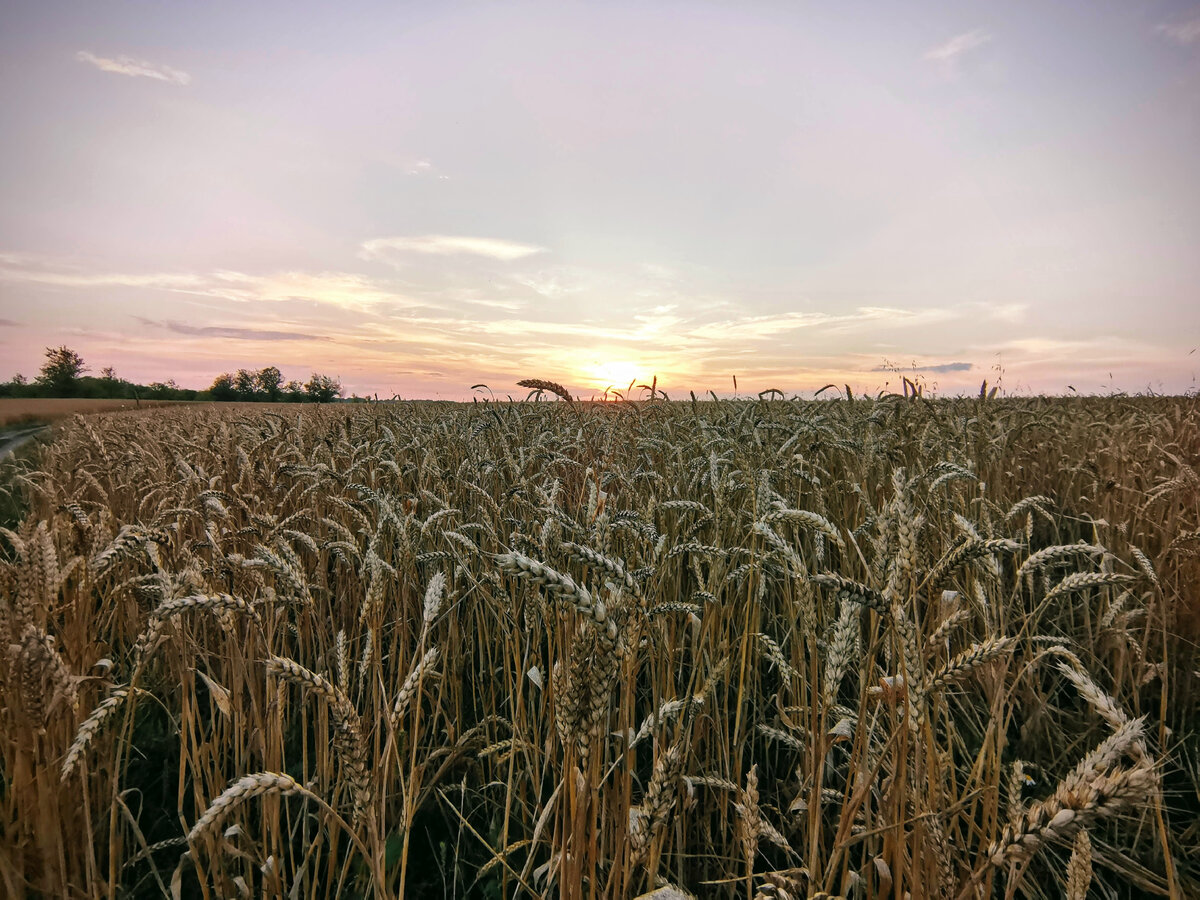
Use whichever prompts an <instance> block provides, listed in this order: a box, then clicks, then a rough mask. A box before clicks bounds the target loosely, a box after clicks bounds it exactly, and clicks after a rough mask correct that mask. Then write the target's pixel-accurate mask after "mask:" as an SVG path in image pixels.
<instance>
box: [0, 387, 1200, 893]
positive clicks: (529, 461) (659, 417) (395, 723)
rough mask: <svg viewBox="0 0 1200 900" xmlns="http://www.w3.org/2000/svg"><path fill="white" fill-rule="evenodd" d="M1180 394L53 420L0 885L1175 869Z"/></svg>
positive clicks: (1137, 889)
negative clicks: (58, 423)
mask: <svg viewBox="0 0 1200 900" xmlns="http://www.w3.org/2000/svg"><path fill="white" fill-rule="evenodd" d="M535 387H542V388H543V393H550V394H554V393H557V391H556V390H553V388H556V387H557V386H556V385H553V384H551V383H550V382H538V383H537V384H536V385H535ZM1198 418H1200V409H1198V408H1197V400H1196V399H1195V398H1174V399H1172V398H1108V399H1088V400H1071V401H1064V400H1047V399H1026V400H990V401H974V400H971V401H966V400H964V401H926V400H925V399H923V398H917V399H914V400H906V399H904V398H898V397H885V398H883V399H880V400H866V399H860V400H855V401H852V402H847V401H832V402H810V403H804V402H784V401H782V400H772V401H769V402H768V401H765V400H762V401H758V402H751V401H714V402H704V403H699V402H697V403H680V404H674V403H668V402H660V401H653V402H646V403H638V404H633V403H617V404H591V403H586V402H582V401H578V400H574V399H573V398H572V400H571V401H570V402H569V403H568V402H562V403H559V402H525V403H511V404H496V403H481V404H474V405H449V404H424V403H396V404H385V405H364V406H355V407H335V408H313V407H308V408H303V409H301V408H296V407H291V408H282V409H277V408H252V407H251V408H246V407H243V408H236V409H234V408H229V409H225V408H221V407H216V406H213V407H188V406H180V407H176V408H172V409H170V410H165V411H161V412H156V413H155V415H153V416H148V415H112V416H97V417H87V418H80V419H76V420H74V421H73V422H70V423H66V424H63V425H62V426H61V427H60V429H59V431H58V433H57V436H56V439H55V440H54V441H53V442H52V443H50V444H48V445H46V446H44V447H41V448H40V449H39V450H38V451H37V452H36V455H35V456H34V457H33V459H32V461H31V463H30V464H29V466H28V467H27V468H26V469H24V470H22V471H18V472H17V473H16V474H15V475H14V478H15V479H16V484H17V485H18V486H19V487H20V489H21V491H22V493H23V496H24V497H25V499H26V501H27V503H28V513H27V515H26V516H25V517H24V519H23V520H22V522H21V524H20V525H19V526H16V527H14V528H13V529H12V530H10V531H8V532H6V533H5V536H4V538H3V542H4V543H5V544H6V546H7V549H8V551H9V559H10V561H9V562H6V563H4V565H3V567H2V568H0V586H2V588H3V589H2V591H0V595H2V596H3V597H4V601H3V606H0V631H2V632H3V633H2V634H0V644H2V645H4V646H9V647H11V650H10V652H9V654H7V656H5V657H4V658H3V660H0V766H2V769H0V778H2V781H0V784H2V793H0V893H5V894H8V895H12V896H23V895H46V896H62V895H70V896H87V897H116V896H163V895H170V893H171V884H172V883H175V884H176V885H177V886H178V890H179V891H180V893H181V894H182V895H184V896H204V897H210V896H235V895H238V894H239V893H241V894H243V895H246V894H248V895H253V896H258V895H262V896H268V895H284V894H291V895H292V896H297V897H309V898H318V897H334V896H364V897H365V896H377V897H393V896H401V895H406V894H407V895H411V896H431V895H432V896H441V895H444V896H456V897H457V896H477V897H505V898H507V897H524V896H547V897H551V896H568V897H625V896H636V895H637V894H639V893H642V892H644V891H648V890H650V889H652V888H653V887H655V886H656V885H658V884H661V883H672V884H675V885H678V886H680V887H682V888H685V889H687V890H690V891H694V892H696V893H698V894H701V895H704V896H723V897H750V898H754V897H764V898H765V897H779V896H785V895H787V896H793V897H807V896H811V895H813V894H815V893H816V892H818V891H825V892H828V893H830V894H834V895H844V896H861V897H868V896H882V895H891V896H898V897H899V896H904V895H905V893H911V895H912V896H946V897H980V896H983V897H991V896H1028V897H1051V896H1061V895H1063V894H1067V893H1069V895H1070V896H1073V897H1074V896H1084V895H1085V894H1086V892H1087V890H1088V889H1089V886H1090V888H1091V889H1092V890H1093V891H1101V892H1102V893H1104V894H1105V895H1107V896H1142V895H1146V894H1160V895H1164V896H1168V895H1173V896H1194V895H1196V893H1197V892H1198V891H1200V852H1198V851H1197V847H1200V830H1198V829H1200V826H1198V825H1197V824H1196V823H1197V813H1198V812H1200V765H1198V760H1197V756H1196V753H1195V749H1194V748H1195V746H1196V745H1197V732H1198V725H1200V715H1198V712H1200V711H1198V709H1197V706H1198V701H1200V697H1198V695H1197V691H1196V678H1197V675H1196V670H1197V667H1198V664H1200V660H1198V658H1197V653H1196V639H1197V637H1198V636H1200V609H1198V608H1197V606H1196V595H1195V591H1194V586H1195V584H1196V583H1197V578H1198V576H1200V571H1198V567H1197V556H1196V550H1197V548H1198V546H1200V478H1198V477H1197V475H1196V471H1195V467H1196V465H1197V461H1198V460H1200V437H1198V435H1200V431H1198V430H1197V424H1198V421H1197V420H1198ZM1081 836H1082V837H1081ZM173 880H174V881H173Z"/></svg>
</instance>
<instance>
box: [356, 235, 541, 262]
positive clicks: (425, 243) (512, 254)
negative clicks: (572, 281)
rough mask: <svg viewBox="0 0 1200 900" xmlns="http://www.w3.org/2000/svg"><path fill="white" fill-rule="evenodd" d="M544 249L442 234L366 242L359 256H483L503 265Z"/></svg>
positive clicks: (385, 258) (388, 259)
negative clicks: (414, 254)
mask: <svg viewBox="0 0 1200 900" xmlns="http://www.w3.org/2000/svg"><path fill="white" fill-rule="evenodd" d="M545 252H546V248H545V247H537V246H534V245H532V244H520V243H517V242H516V241H508V240H504V239H503V238H483V237H463V236H453V235H445V234H427V235H423V236H421V237H388V238H374V239H372V240H369V241H365V242H364V243H363V245H362V249H361V251H360V252H359V256H360V257H361V258H362V259H377V260H382V261H384V262H396V261H397V259H396V258H397V256H398V255H400V256H402V255H404V254H411V253H416V254H422V255H427V256H428V255H433V256H461V255H464V254H466V255H471V256H486V257H489V258H491V259H498V260H501V261H503V262H511V261H512V260H515V259H523V258H524V257H526V256H533V255H534V254H535V253H545Z"/></svg>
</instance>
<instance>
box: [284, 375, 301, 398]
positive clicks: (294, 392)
mask: <svg viewBox="0 0 1200 900" xmlns="http://www.w3.org/2000/svg"><path fill="white" fill-rule="evenodd" d="M283 395H284V396H285V397H287V399H288V402H289V403H299V402H300V401H302V400H303V399H304V385H302V384H301V383H300V382H298V381H295V380H293V381H289V382H288V383H287V384H285V385H284V386H283Z"/></svg>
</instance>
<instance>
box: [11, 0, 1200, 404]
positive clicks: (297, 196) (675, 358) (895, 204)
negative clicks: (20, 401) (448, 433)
mask: <svg viewBox="0 0 1200 900" xmlns="http://www.w3.org/2000/svg"><path fill="white" fill-rule="evenodd" d="M1198 148H1200V3H1195V2H1193V3H1159V2H1142V3H1128V2H1086V3H1085V2H1078V3H1053V4H979V3H970V2H954V3H951V2H945V3H938V2H919V0H918V2H906V3H879V2H873V3H859V2H843V3H832V4H831V3H821V4H818V3H803V2H786V3H784V2H779V3H774V2H772V3H767V2H762V3H753V2H747V3H737V4H734V3H699V2H690V3H655V2H645V0H642V2H637V3H628V4H625V3H604V4H600V3H594V4H583V3H573V2H568V3H563V2H554V3H494V2H493V3H463V4H447V3H421V2H406V3H402V4H396V3H386V4H385V3H378V4H370V3H345V4H308V3H303V2H288V3H267V2H261V3H253V4H243V3H220V2H207V3H202V4H201V3H182V2H179V3H157V2H155V3H151V2H140V3H111V2H102V0H98V2H90V3H72V4H61V3H55V2H39V3H29V4H21V5H19V6H18V5H17V4H8V5H7V7H6V8H5V9H4V11H3V12H0V197H2V198H3V203H0V356H2V357H3V362H2V363H0V367H2V369H3V370H0V378H7V377H9V376H10V375H11V374H12V373H13V372H17V371H20V372H23V373H24V374H26V375H29V376H31V375H34V374H36V372H37V370H38V368H39V366H40V363H41V359H42V355H43V352H44V348H45V347H46V346H47V345H52V344H53V345H57V344H62V343H65V344H67V345H68V346H71V347H73V348H74V349H76V350H78V351H79V352H80V353H81V354H82V355H83V356H84V358H85V359H86V360H87V362H88V363H89V364H90V365H91V367H92V368H93V370H95V371H98V370H99V369H100V368H101V367H102V366H105V365H113V366H115V367H116V369H117V371H118V373H119V374H121V375H123V376H125V377H128V378H131V379H134V380H140V381H156V380H166V379H167V378H170V377H174V378H175V379H176V380H177V381H178V382H179V383H180V384H183V385H187V386H193V387H204V386H207V385H208V384H209V383H210V382H211V381H212V379H213V377H214V375H216V374H217V373H218V372H220V371H223V370H228V369H236V368H238V367H247V368H261V367H262V366H266V365H271V364H274V365H278V366H279V367H280V368H281V369H282V370H283V371H284V374H285V376H286V377H289V378H292V377H297V378H305V377H307V375H308V374H309V373H310V372H312V371H314V370H316V371H320V372H327V373H330V374H337V375H340V376H341V378H342V380H343V382H344V384H345V385H346V387H347V389H348V391H355V392H358V393H368V394H369V393H376V392H378V393H379V394H380V395H382V396H390V395H391V394H392V393H394V392H395V393H399V394H401V395H402V396H405V397H449V398H455V397H464V396H469V395H470V390H469V386H470V385H472V384H474V383H476V382H486V383H488V384H489V385H491V386H492V388H493V389H494V390H495V391H496V392H497V394H500V395H503V394H505V393H509V392H512V393H518V392H520V389H518V388H515V387H514V385H515V382H516V381H517V380H518V379H520V378H526V377H541V378H551V379H554V380H558V381H561V382H564V383H565V384H567V385H568V386H570V387H572V388H574V389H577V390H581V391H582V392H583V393H584V394H585V395H586V394H588V393H590V392H591V391H593V390H596V389H600V390H603V388H604V387H605V386H606V385H609V384H618V385H620V386H621V387H624V385H626V384H628V382H629V381H630V380H631V379H633V378H637V379H639V380H643V379H645V380H648V379H649V378H651V377H652V376H653V375H657V376H658V379H659V383H660V385H661V386H663V387H665V388H666V389H667V390H668V392H671V393H672V395H673V396H677V395H679V394H686V391H687V390H688V389H689V388H690V389H695V390H696V391H697V392H700V391H703V390H707V389H710V388H711V389H714V390H717V391H718V392H720V393H728V392H729V391H730V390H731V388H732V376H734V375H736V376H737V378H738V385H739V388H740V389H741V392H742V393H748V392H757V391H760V390H765V389H767V388H779V389H781V390H784V391H787V392H789V393H791V392H793V391H811V390H813V389H815V388H819V387H821V386H822V385H823V384H826V383H827V382H831V381H834V382H838V383H842V382H848V383H849V384H851V386H853V387H855V389H856V390H857V389H865V390H872V391H873V390H878V389H880V388H882V387H883V386H884V385H885V383H890V384H891V385H892V386H893V387H894V386H895V385H896V382H897V380H898V379H897V376H896V375H895V374H893V373H892V372H889V371H888V368H889V367H899V368H900V369H902V370H903V371H904V372H905V373H907V374H909V375H912V374H913V369H914V367H915V368H916V371H917V372H918V373H919V374H920V375H921V377H922V378H923V379H924V380H925V381H927V382H928V383H930V384H931V385H936V387H937V389H938V391H939V392H940V393H956V392H958V391H968V390H972V389H974V390H977V389H978V385H979V383H980V382H981V381H982V380H983V379H984V378H988V379H989V380H991V381H993V382H994V381H995V379H996V376H997V374H998V370H1002V372H1003V384H1004V387H1005V388H1006V389H1007V390H1008V391H1010V392H1018V391H1020V392H1024V391H1039V392H1041V391H1045V392H1054V393H1060V392H1064V391H1066V390H1067V385H1073V386H1074V387H1075V388H1076V389H1077V390H1079V391H1080V392H1084V393H1087V392H1105V391H1109V390H1128V391H1141V390H1145V389H1147V388H1150V389H1153V390H1155V391H1170V392H1179V391H1185V390H1193V389H1195V388H1196V386H1197V383H1196V375H1197V373H1200V353H1195V354H1193V353H1191V351H1192V350H1193V349H1194V348H1196V347H1197V346H1200V312H1198V310H1200V288H1198V286H1200V178H1198V177H1197V175H1196V172H1197V171H1200V163H1198V162H1197V160H1200V149H1198ZM4 370H7V371H4Z"/></svg>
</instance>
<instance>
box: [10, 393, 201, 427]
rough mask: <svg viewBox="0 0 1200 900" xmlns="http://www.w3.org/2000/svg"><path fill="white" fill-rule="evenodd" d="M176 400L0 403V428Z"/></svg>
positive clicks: (24, 400)
mask: <svg viewBox="0 0 1200 900" xmlns="http://www.w3.org/2000/svg"><path fill="white" fill-rule="evenodd" d="M177 403H178V401H176V400H143V401H141V405H140V407H139V405H138V404H137V403H136V402H135V401H133V400H92V399H86V400H85V399H74V398H70V397H55V398H34V399H28V398H20V399H2V400H0V428H3V427H4V426H6V425H14V424H18V423H21V422H52V421H54V420H55V419H61V418H63V417H65V416H73V415H75V414H76V413H100V412H113V411H115V410H122V409H138V408H141V409H146V408H149V407H151V406H174V405H176V404H177Z"/></svg>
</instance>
